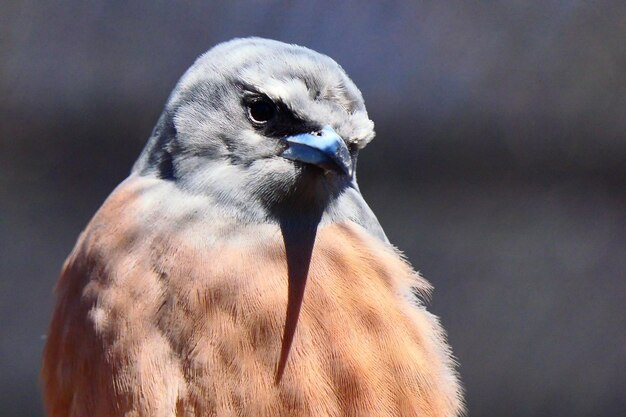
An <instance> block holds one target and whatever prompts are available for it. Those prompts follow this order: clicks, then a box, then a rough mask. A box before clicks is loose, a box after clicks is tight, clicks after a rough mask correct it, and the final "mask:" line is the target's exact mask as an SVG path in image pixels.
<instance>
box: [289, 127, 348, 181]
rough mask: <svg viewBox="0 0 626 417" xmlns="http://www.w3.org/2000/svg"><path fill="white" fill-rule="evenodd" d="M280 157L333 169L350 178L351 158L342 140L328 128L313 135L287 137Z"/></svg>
mask: <svg viewBox="0 0 626 417" xmlns="http://www.w3.org/2000/svg"><path fill="white" fill-rule="evenodd" d="M285 141H286V142H287V143H288V144H289V147H288V148H287V149H286V150H285V151H284V152H283V154H282V156H283V157H285V158H287V159H291V160H292V161H300V162H304V163H306V164H312V165H317V166H318V167H321V168H324V169H326V170H329V169H334V170H335V171H337V170H339V171H340V172H342V173H344V174H347V175H349V176H352V158H351V157H350V152H349V151H348V147H347V146H346V143H345V142H344V140H343V139H342V138H341V136H339V135H338V134H337V132H335V131H334V130H333V128H332V127H330V126H325V127H324V128H323V129H322V130H319V131H317V132H313V133H301V134H299V135H294V136H287V137H286V138H285Z"/></svg>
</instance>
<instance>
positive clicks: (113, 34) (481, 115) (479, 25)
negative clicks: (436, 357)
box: [0, 0, 626, 417]
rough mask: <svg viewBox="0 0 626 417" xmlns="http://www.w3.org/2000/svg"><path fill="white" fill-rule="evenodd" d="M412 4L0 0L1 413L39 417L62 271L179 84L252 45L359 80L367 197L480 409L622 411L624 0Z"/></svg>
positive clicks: (474, 408)
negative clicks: (277, 43)
mask: <svg viewBox="0 0 626 417" xmlns="http://www.w3.org/2000/svg"><path fill="white" fill-rule="evenodd" d="M410 3H411V4H412V3H414V2H398V3H395V4H394V3H392V2H387V3H385V4H384V5H381V6H375V5H374V4H373V3H371V4H368V5H366V4H365V2H341V5H338V4H336V3H331V2H328V3H327V4H326V3H324V2H318V3H314V2H302V3H299V4H297V5H294V4H292V3H291V2H280V1H274V2H264V1H256V2H255V1H251V2H246V3H245V4H244V3H236V4H235V3H233V4H232V5H229V4H228V2H224V3H219V2H218V3H212V4H211V5H209V4H208V3H207V2H203V1H190V2H185V3H182V2H181V3H180V4H174V3H164V2H157V1H145V2H136V1H130V2H84V1H77V0H70V1H66V2H63V3H62V4H61V3H56V2H54V4H53V2H32V1H6V0H3V1H2V2H1V6H0V9H1V10H2V13H0V71H1V72H0V88H1V90H0V94H1V97H0V98H1V100H0V109H1V119H0V167H1V171H0V172H1V173H2V175H0V249H1V250H0V268H1V269H0V272H1V276H0V414H1V415H2V416H7V417H9V416H38V415H41V402H40V393H39V388H38V381H37V374H38V370H39V361H40V354H41V350H42V346H43V343H44V340H43V335H44V334H45V332H46V326H47V322H48V319H49V315H50V311H51V306H52V297H51V290H52V287H53V285H54V283H55V280H56V277H57V274H58V271H59V268H60V266H61V264H62V262H63V259H64V258H65V256H66V255H67V253H68V252H69V251H70V249H71V247H72V246H73V244H74V241H75V239H76V237H77V235H78V233H79V232H80V231H81V229H82V228H83V227H84V225H85V223H86V222H87V221H88V220H89V218H90V217H91V215H92V214H93V213H94V211H95V210H96V209H97V208H98V206H99V205H100V204H101V202H102V200H103V199H104V198H105V197H106V196H107V194H108V193H109V192H110V191H111V189H112V188H113V187H114V186H115V185H116V184H117V183H118V182H119V181H121V180H122V179H123V178H124V177H125V176H126V175H127V173H128V171H129V169H130V167H131V164H132V162H133V160H134V159H135V158H136V156H137V155H138V153H139V151H140V149H141V147H142V145H143V143H144V141H145V139H146V138H147V137H148V135H149V133H150V131H151V129H152V126H153V124H154V123H155V122H156V120H157V117H158V115H159V113H160V111H161V107H162V105H163V103H164V101H165V99H166V98H167V95H168V94H169V92H170V90H171V88H172V87H173V86H174V83H175V82H176V80H177V79H178V77H179V76H180V75H181V74H182V73H183V71H184V70H185V69H186V68H187V67H188V66H189V65H190V64H191V63H192V62H193V60H194V58H195V57H196V56H197V55H199V54H200V53H202V52H203V51H205V50H206V49H208V48H209V47H210V46H212V45H214V44H215V43H218V42H220V41H224V40H227V39H230V38H232V37H235V36H247V35H259V36H264V37H270V38H275V39H279V40H283V41H287V42H295V43H298V44H301V45H305V46H309V47H311V48H313V49H316V50H318V51H320V52H323V53H326V54H328V55H330V56H331V57H334V58H335V59H336V60H337V61H338V62H339V63H340V64H342V65H343V66H344V68H345V69H346V70H347V72H348V73H349V74H350V75H351V76H352V77H353V79H354V80H355V82H356V83H357V85H359V86H360V88H361V90H362V91H363V95H364V96H365V99H366V103H367V104H368V108H369V111H370V116H371V118H372V119H373V120H374V121H375V122H376V127H377V132H378V136H377V139H376V140H375V141H374V142H373V143H372V144H371V145H370V146H369V147H368V148H367V149H366V150H365V151H364V152H363V153H362V158H361V161H360V184H361V188H362V191H363V194H364V195H365V197H366V199H367V200H368V201H369V202H370V204H371V205H372V207H373V209H374V211H375V212H376V213H377V215H378V216H379V219H380V221H381V223H382V224H383V226H384V227H385V229H386V231H387V233H388V235H389V237H390V239H391V240H392V241H393V242H394V243H395V244H396V245H397V246H398V247H400V248H401V249H402V250H404V251H405V252H406V254H407V256H408V257H409V259H410V260H411V261H412V263H413V264H414V265H415V266H416V268H417V269H419V270H420V271H422V273H423V274H424V275H425V276H426V277H427V278H428V279H429V280H430V281H431V282H432V283H433V284H434V285H435V287H436V292H435V294H434V297H433V300H432V302H431V304H430V309H431V310H432V311H434V312H436V313H437V314H438V315H440V316H441V319H442V321H443V324H444V325H445V327H446V328H447V330H448V332H449V337H450V341H451V343H452V346H453V347H454V351H455V354H456V356H457V357H458V358H459V361H460V363H461V367H460V372H461V374H462V376H463V381H464V384H465V386H466V388H467V401H468V406H469V411H470V415H472V416H512V417H514V416H535V417H536V416H546V417H548V416H550V417H551V416H570V417H571V416H581V417H582V416H585V417H586V416H608V417H613V416H618V415H624V414H625V412H626V404H625V402H626V396H625V395H624V394H625V392H626V370H625V363H626V361H625V357H624V347H625V346H626V333H625V330H626V320H625V315H624V300H625V295H626V233H625V231H626V191H625V190H626V176H625V175H624V173H625V171H626V104H625V103H626V98H625V97H626V58H625V56H626V54H625V46H624V45H625V44H626V43H625V39H626V9H625V8H624V4H623V2H620V1H615V2H599V1H598V2H596V1H593V2H592V1H585V2H583V1H489V2H466V1H458V2H443V1H432V2H430V1H429V2H419V3H417V2H415V4H414V5H410Z"/></svg>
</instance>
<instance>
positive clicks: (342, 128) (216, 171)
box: [133, 38, 382, 235]
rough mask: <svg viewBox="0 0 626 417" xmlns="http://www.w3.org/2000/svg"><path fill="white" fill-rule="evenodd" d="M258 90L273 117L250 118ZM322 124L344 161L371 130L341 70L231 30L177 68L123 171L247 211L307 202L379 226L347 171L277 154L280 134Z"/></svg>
mask: <svg viewBox="0 0 626 417" xmlns="http://www.w3.org/2000/svg"><path fill="white" fill-rule="evenodd" d="M259 100H262V101H265V102H267V103H270V105H271V106H274V108H275V109H274V110H272V112H274V113H272V114H271V116H272V117H274V116H276V117H275V119H276V121H273V120H272V121H270V122H266V121H263V122H264V123H255V122H257V121H256V120H254V117H251V113H250V111H251V110H250V109H251V107H250V106H251V103H255V102H257V101H259ZM262 110H263V109H262ZM257 112H258V111H257ZM252 116H254V115H252ZM268 117H269V116H268ZM323 127H330V128H331V129H332V130H333V131H334V132H336V134H337V135H338V137H340V138H341V139H342V140H343V142H345V143H344V144H343V145H342V146H343V147H347V149H348V150H349V153H350V156H351V158H352V163H353V166H355V165H356V158H357V154H358V151H359V150H360V149H362V148H363V147H365V145H366V144H367V143H368V142H369V141H371V140H372V138H373V137H374V130H373V127H374V125H373V122H372V121H371V120H369V118H368V116H367V111H366V109H365V104H364V102H363V97H362V95H361V93H360V91H359V90H358V89H357V87H356V86H355V85H354V83H353V82H352V81H351V80H350V78H349V77H348V76H347V75H346V73H345V72H344V70H343V69H342V68H341V67H340V66H339V65H338V64H337V63H336V62H335V61H333V60H332V59H331V58H329V57H327V56H325V55H322V54H319V53H317V52H314V51H312V50H310V49H307V48H303V47H300V46H297V45H289V44H285V43H281V42H277V41H272V40H266V39H260V38H248V39H235V40H232V41H229V42H225V43H222V44H219V45H217V46H216V47H214V48H213V49H211V50H209V51H208V52H207V53H205V54H204V55H202V56H200V57H199V58H198V59H197V60H196V62H195V63H194V64H193V65H192V66H191V68H189V70H187V72H186V73H185V74H184V75H183V76H182V78H181V79H180V81H179V82H178V84H177V85H176V87H175V89H174V91H173V92H172V94H171V95H170V97H169V99H168V101H167V104H166V106H165V109H164V111H163V114H162V116H161V118H160V119H159V122H158V124H157V126H156V127H155V129H154V132H153V134H152V136H151V138H150V140H149V141H148V144H147V145H146V148H145V149H144V151H143V153H142V155H141V156H140V158H139V160H138V161H137V162H136V164H135V167H134V168H133V171H134V172H135V173H137V174H140V175H156V176H159V177H161V178H163V179H164V180H169V181H174V182H175V183H176V184H177V186H178V187H179V188H181V189H182V190H185V191H187V192H190V193H193V194H194V195H206V196H207V197H208V198H211V199H212V204H214V205H215V206H216V207H218V208H219V207H222V208H223V211H224V212H230V213H235V214H236V215H238V216H240V217H242V218H243V219H244V220H248V221H262V220H263V219H267V218H271V217H275V216H277V215H280V213H282V212H285V211H291V212H293V211H294V208H297V211H306V210H308V208H309V207H312V208H314V209H315V210H316V211H317V210H319V211H320V212H323V214H324V218H329V217H332V218H336V217H342V218H358V219H354V220H355V221H357V223H360V224H363V225H365V224H370V226H371V227H372V228H374V229H380V227H379V226H378V222H377V221H376V220H375V217H373V214H371V211H369V208H367V205H366V204H365V202H364V201H363V200H362V197H361V196H360V193H359V192H358V187H357V185H356V177H354V176H351V175H350V176H347V175H341V174H339V173H337V172H330V171H328V172H327V171H324V170H320V169H319V168H318V167H314V166H310V165H308V164H303V163H300V162H297V161H293V160H290V159H287V158H285V157H283V156H282V153H283V152H284V151H285V149H286V147H287V146H288V144H287V143H286V141H285V140H284V139H285V137H289V136H290V135H297V134H309V133H311V132H319V131H320V129H322V128H323ZM344 200H345V203H342V201H344ZM343 206H345V207H344V208H342V207H343ZM376 234H378V235H381V234H382V231H379V230H377V233H376Z"/></svg>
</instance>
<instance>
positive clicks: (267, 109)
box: [248, 98, 277, 125]
mask: <svg viewBox="0 0 626 417" xmlns="http://www.w3.org/2000/svg"><path fill="white" fill-rule="evenodd" d="M276 113H277V109H276V105H275V104H274V102H272V101H271V100H270V99H267V98H259V99H256V100H254V101H252V102H250V103H249V104H248V118H249V119H250V121H252V122H253V123H256V124H259V125H262V124H266V123H267V122H269V121H270V120H272V119H273V118H274V116H276Z"/></svg>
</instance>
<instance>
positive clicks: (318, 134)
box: [311, 130, 322, 136]
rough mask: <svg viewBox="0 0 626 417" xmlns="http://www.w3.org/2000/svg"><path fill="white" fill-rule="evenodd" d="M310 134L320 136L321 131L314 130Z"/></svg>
mask: <svg viewBox="0 0 626 417" xmlns="http://www.w3.org/2000/svg"><path fill="white" fill-rule="evenodd" d="M311 134H312V135H313V136H322V131H321V130H316V131H315V132H311Z"/></svg>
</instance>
